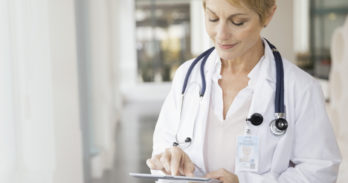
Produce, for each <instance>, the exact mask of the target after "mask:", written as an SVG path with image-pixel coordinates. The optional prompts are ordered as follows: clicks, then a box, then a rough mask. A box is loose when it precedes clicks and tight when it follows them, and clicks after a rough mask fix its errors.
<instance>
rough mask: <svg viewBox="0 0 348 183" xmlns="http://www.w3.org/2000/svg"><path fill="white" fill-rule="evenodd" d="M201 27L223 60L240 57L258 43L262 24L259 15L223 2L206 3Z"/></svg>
mask: <svg viewBox="0 0 348 183" xmlns="http://www.w3.org/2000/svg"><path fill="white" fill-rule="evenodd" d="M205 24H206V30H207V33H208V34H209V37H210V39H211V40H212V41H213V43H214V45H215V48H216V50H217V52H218V53H219V56H220V57H221V58H222V59H224V60H233V59H236V58H238V57H241V56H243V55H244V54H246V53H248V52H249V51H252V48H255V46H256V43H258V42H259V41H261V40H260V39H261V38H260V32H261V30H262V28H263V25H262V24H261V21H260V18H259V15H258V14H257V13H256V12H254V11H253V10H251V9H248V8H246V7H239V6H233V5H232V4H230V3H229V2H227V0H206V9H205Z"/></svg>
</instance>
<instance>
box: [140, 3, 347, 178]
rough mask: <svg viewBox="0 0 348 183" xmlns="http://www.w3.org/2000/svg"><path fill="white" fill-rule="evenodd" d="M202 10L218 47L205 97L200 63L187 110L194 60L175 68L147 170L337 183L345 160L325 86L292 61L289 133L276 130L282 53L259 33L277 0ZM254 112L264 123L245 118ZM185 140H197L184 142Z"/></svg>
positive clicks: (287, 89) (287, 78) (287, 72)
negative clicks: (278, 62) (277, 53)
mask: <svg viewBox="0 0 348 183" xmlns="http://www.w3.org/2000/svg"><path fill="white" fill-rule="evenodd" d="M203 5H204V9H205V22H206V31H207V33H208V35H209V36H210V38H211V40H212V42H213V43H214V46H215V50H214V51H212V53H211V54H210V56H209V57H208V59H207V61H206V64H205V66H204V74H205V78H206V86H207V87H206V91H205V94H204V95H203V97H202V98H201V99H200V97H198V94H199V93H200V91H201V90H200V89H201V86H202V85H201V83H202V81H201V74H200V67H199V66H196V67H194V68H193V70H192V73H191V76H190V78H189V84H188V86H187V89H186V91H185V97H184V102H183V105H182V106H183V109H182V111H181V107H180V106H181V92H182V91H181V89H182V87H183V83H184V80H185V76H186V73H187V72H188V69H189V67H190V65H191V63H192V61H188V62H186V63H184V64H183V65H182V66H181V67H180V68H179V69H178V70H177V72H176V75H175V77H174V80H173V85H172V89H171V91H170V93H169V95H168V97H167V98H166V100H165V102H164V104H163V107H162V110H161V113H160V116H159V119H158V122H157V125H156V129H155V133H154V146H153V156H152V158H151V159H148V160H147V165H148V166H149V168H150V169H151V170H152V172H153V173H165V174H172V175H185V176H205V177H209V178H215V179H219V180H220V181H222V182H223V183H238V182H241V183H242V182H243V183H244V182H252V183H258V182H267V183H269V182H297V183H299V182H315V183H321V182H322V183H330V182H335V181H336V177H337V172H338V167H339V164H340V161H341V157H340V153H339V150H338V147H337V143H336V140H335V136H334V134H333V131H332V128H331V126H330V122H329V120H328V117H327V114H326V111H325V104H324V99H323V95H322V93H321V88H320V86H319V85H318V83H317V82H316V81H315V79H313V78H312V77H311V76H309V75H308V74H306V73H305V72H303V71H302V70H300V69H299V68H297V67H296V66H295V65H293V64H292V63H290V62H289V61H286V60H284V61H283V69H284V93H285V94H284V95H285V96H284V103H285V107H286V108H285V112H286V120H287V122H288V123H287V128H285V129H286V130H283V131H282V132H284V133H280V134H277V133H274V131H272V133H271V130H270V126H272V120H273V119H274V118H275V117H274V114H275V110H274V109H275V104H274V100H275V90H276V84H277V81H276V80H277V79H276V75H277V74H276V73H277V72H278V70H277V69H276V66H275V65H276V64H275V63H276V62H275V58H276V57H275V55H274V54H273V51H276V50H275V49H271V48H270V44H269V43H268V42H267V41H266V40H264V39H262V38H261V37H260V32H261V30H262V29H263V28H264V27H266V26H267V24H269V22H270V21H271V19H272V16H273V14H274V12H275V10H276V4H275V0H243V1H242V0H205V1H203ZM197 65H199V64H197ZM197 83H198V84H197ZM254 113H260V114H262V117H263V120H262V121H263V122H262V123H261V125H258V126H256V125H251V123H250V122H246V121H245V118H246V117H250V116H251V114H254ZM179 116H180V117H179ZM245 129H246V131H247V132H248V133H245V132H244V130H245ZM191 132H192V133H191ZM187 134H189V135H187ZM190 134H193V135H191V136H190ZM243 134H244V136H243ZM187 136H189V137H192V138H188V139H186V143H185V142H183V140H185V137H187ZM248 136H249V137H252V138H251V139H253V140H255V141H252V142H253V143H250V144H251V145H250V144H247V145H246V144H245V142H246V141H245V139H246V137H248ZM178 139H179V140H178ZM180 139H181V141H180ZM243 140H244V141H243ZM179 141H180V142H179ZM173 142H175V143H176V144H175V146H173ZM250 142H251V141H250ZM254 142H255V143H254ZM187 144H188V145H187ZM243 163H244V164H243ZM245 163H246V164H245Z"/></svg>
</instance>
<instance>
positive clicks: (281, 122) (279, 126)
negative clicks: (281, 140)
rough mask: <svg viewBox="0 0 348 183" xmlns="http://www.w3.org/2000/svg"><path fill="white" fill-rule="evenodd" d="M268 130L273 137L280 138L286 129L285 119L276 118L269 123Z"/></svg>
mask: <svg viewBox="0 0 348 183" xmlns="http://www.w3.org/2000/svg"><path fill="white" fill-rule="evenodd" d="M269 126H270V129H271V132H272V134H273V135H275V136H282V135H284V134H285V133H286V130H287V129H288V122H287V121H286V119H285V118H276V119H274V120H273V121H271V123H270V125H269Z"/></svg>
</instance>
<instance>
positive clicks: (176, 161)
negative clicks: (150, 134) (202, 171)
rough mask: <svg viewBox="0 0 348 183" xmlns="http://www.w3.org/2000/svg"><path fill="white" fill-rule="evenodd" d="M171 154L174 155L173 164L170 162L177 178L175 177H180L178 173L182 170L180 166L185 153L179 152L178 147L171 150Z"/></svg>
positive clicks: (173, 173)
mask: <svg viewBox="0 0 348 183" xmlns="http://www.w3.org/2000/svg"><path fill="white" fill-rule="evenodd" d="M171 154H172V157H171V158H172V159H171V162H170V166H171V168H170V169H171V172H172V175H173V176H175V175H179V174H178V172H179V168H180V165H181V164H182V163H181V161H182V156H183V153H182V152H181V151H180V150H179V148H178V147H173V148H172V149H171Z"/></svg>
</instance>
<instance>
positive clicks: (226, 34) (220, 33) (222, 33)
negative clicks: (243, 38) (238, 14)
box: [216, 23, 231, 41]
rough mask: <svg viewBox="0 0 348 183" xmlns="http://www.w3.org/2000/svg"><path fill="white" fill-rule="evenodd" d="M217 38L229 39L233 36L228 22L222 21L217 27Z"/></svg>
mask: <svg viewBox="0 0 348 183" xmlns="http://www.w3.org/2000/svg"><path fill="white" fill-rule="evenodd" d="M216 35H217V39H218V40H221V41H223V40H228V39H229V38H230V37H231V32H230V30H229V28H228V25H227V24H226V23H220V24H219V25H218V27H217V34H216Z"/></svg>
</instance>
